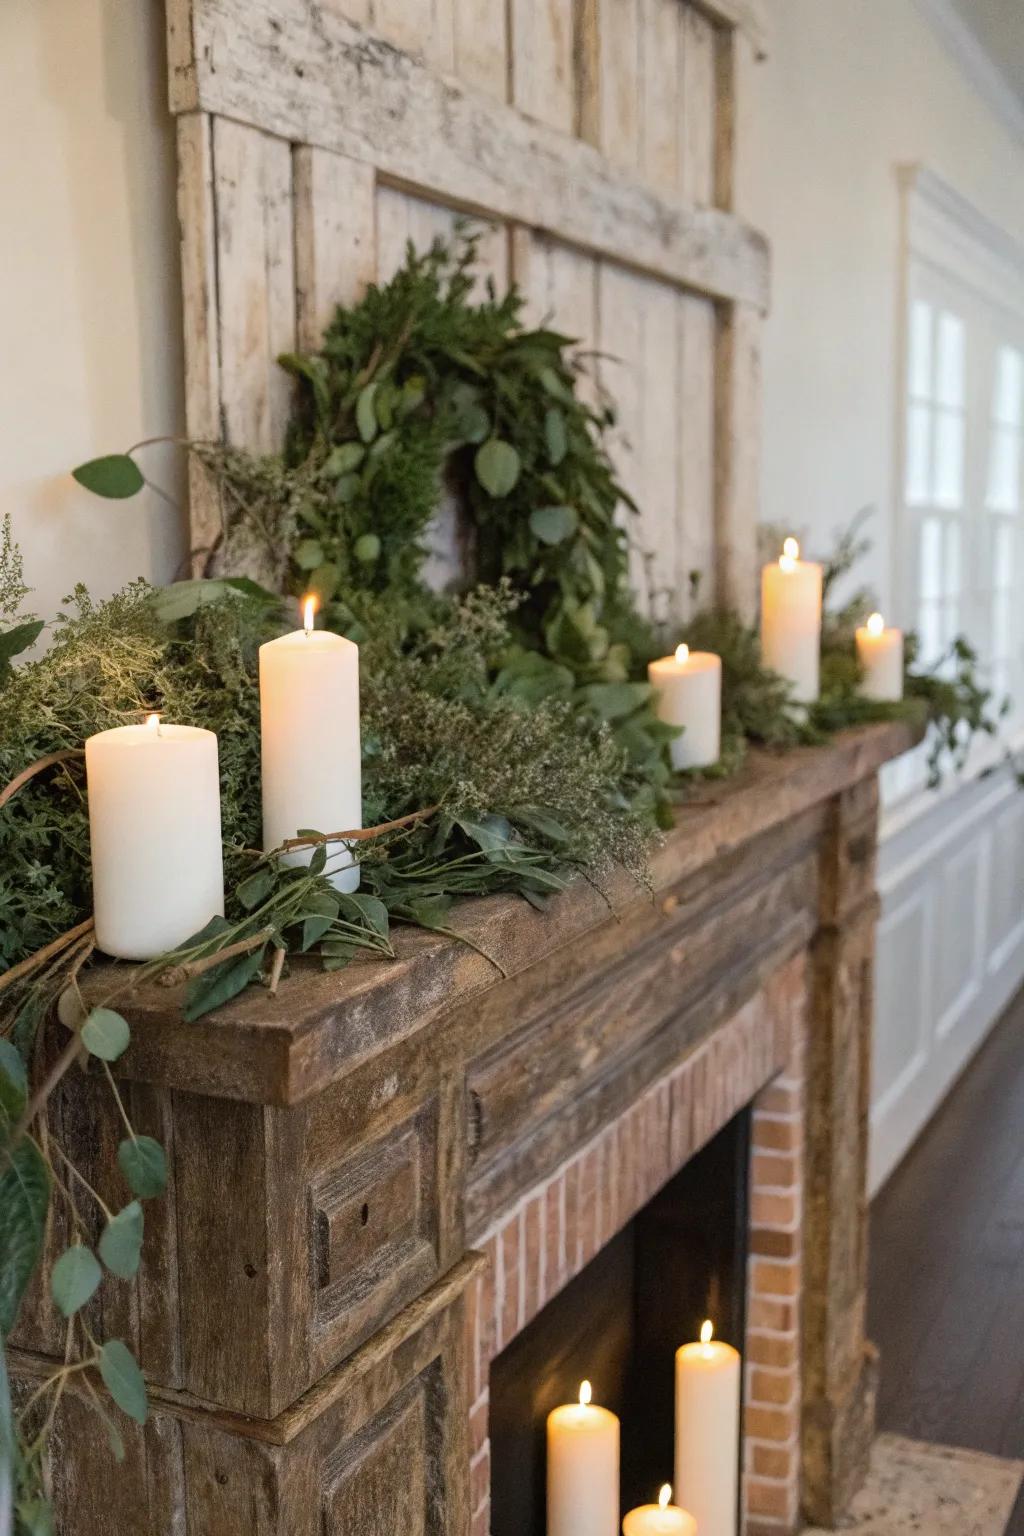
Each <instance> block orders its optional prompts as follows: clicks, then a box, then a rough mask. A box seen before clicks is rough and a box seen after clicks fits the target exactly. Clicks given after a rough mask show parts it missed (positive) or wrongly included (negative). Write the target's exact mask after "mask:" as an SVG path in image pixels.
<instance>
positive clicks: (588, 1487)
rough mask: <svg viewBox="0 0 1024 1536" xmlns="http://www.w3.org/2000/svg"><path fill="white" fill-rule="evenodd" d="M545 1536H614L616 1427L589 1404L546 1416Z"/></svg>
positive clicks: (586, 1393) (584, 1394)
mask: <svg viewBox="0 0 1024 1536" xmlns="http://www.w3.org/2000/svg"><path fill="white" fill-rule="evenodd" d="M547 1427H548V1536H618V1529H619V1421H618V1419H617V1418H616V1416H615V1414H614V1413H610V1412H609V1411H608V1409H607V1408H598V1407H596V1406H595V1404H593V1403H592V1402H591V1400H590V1382H589V1381H585V1382H583V1383H582V1385H581V1386H580V1400H579V1402H578V1403H568V1404H566V1405H565V1406H563V1407H561V1408H554V1409H552V1411H551V1413H549V1414H548V1426H547Z"/></svg>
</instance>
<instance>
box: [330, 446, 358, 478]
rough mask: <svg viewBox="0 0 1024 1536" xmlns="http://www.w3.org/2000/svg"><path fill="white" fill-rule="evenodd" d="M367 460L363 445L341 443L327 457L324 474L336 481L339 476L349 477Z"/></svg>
mask: <svg viewBox="0 0 1024 1536" xmlns="http://www.w3.org/2000/svg"><path fill="white" fill-rule="evenodd" d="M365 458H366V448H365V447H364V445H363V444H362V443H340V444H339V446H338V447H337V448H332V450H331V452H330V453H329V454H328V455H327V458H326V459H325V461H324V474H325V475H327V476H328V477H329V478H330V479H332V480H336V479H337V478H338V476H339V475H347V474H349V473H351V471H352V470H353V469H358V468H359V466H360V464H361V463H362V462H363V460H364V459H365Z"/></svg>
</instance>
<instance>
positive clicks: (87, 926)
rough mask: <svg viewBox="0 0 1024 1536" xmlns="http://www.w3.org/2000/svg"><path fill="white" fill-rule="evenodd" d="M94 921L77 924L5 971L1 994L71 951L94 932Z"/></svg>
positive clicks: (0, 979) (0, 982)
mask: <svg viewBox="0 0 1024 1536" xmlns="http://www.w3.org/2000/svg"><path fill="white" fill-rule="evenodd" d="M93 926H94V925H93V920H92V918H91V917H89V918H86V920H85V922H83V923H76V924H75V926H74V928H69V929H68V931H67V933H62V934H61V935H60V937H59V938H57V939H53V940H51V942H50V943H49V944H44V946H43V948H42V949H37V950H36V952H35V954H34V955H28V956H26V958H25V959H24V960H19V962H18V964H17V965H12V966H11V968H10V970H8V971H4V973H3V975H2V976H0V992H3V991H5V990H6V989H7V988H8V987H11V986H13V985H14V983H15V982H16V981H22V980H23V979H24V978H25V977H26V976H31V975H32V973H33V971H37V970H38V969H39V968H40V966H42V965H45V964H46V962H47V961H48V960H52V959H53V958H54V956H55V955H59V954H60V953H61V951H62V950H65V949H69V948H70V947H71V946H72V945H74V944H77V943H78V942H79V940H80V939H82V938H84V937H85V935H86V934H88V933H92V931H93Z"/></svg>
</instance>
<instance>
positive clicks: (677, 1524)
mask: <svg viewBox="0 0 1024 1536" xmlns="http://www.w3.org/2000/svg"><path fill="white" fill-rule="evenodd" d="M671 1501H672V1485H671V1483H666V1484H665V1486H664V1487H663V1488H662V1490H661V1494H660V1496H659V1498H658V1502H657V1504H641V1505H639V1506H638V1507H637V1508H636V1509H631V1510H630V1512H629V1514H628V1515H627V1516H626V1518H625V1519H624V1520H623V1522H622V1536H697V1522H696V1520H695V1519H694V1518H693V1516H692V1515H691V1514H690V1512H689V1510H686V1509H680V1508H679V1506H678V1504H673V1503H672V1502H671Z"/></svg>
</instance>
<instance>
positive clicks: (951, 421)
mask: <svg viewBox="0 0 1024 1536" xmlns="http://www.w3.org/2000/svg"><path fill="white" fill-rule="evenodd" d="M963 496H964V422H963V417H962V416H961V415H959V413H958V412H955V411H939V412H938V414H937V415H936V418H935V504H936V506H939V507H951V508H952V507H959V506H960V505H961V504H962V502H963Z"/></svg>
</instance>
